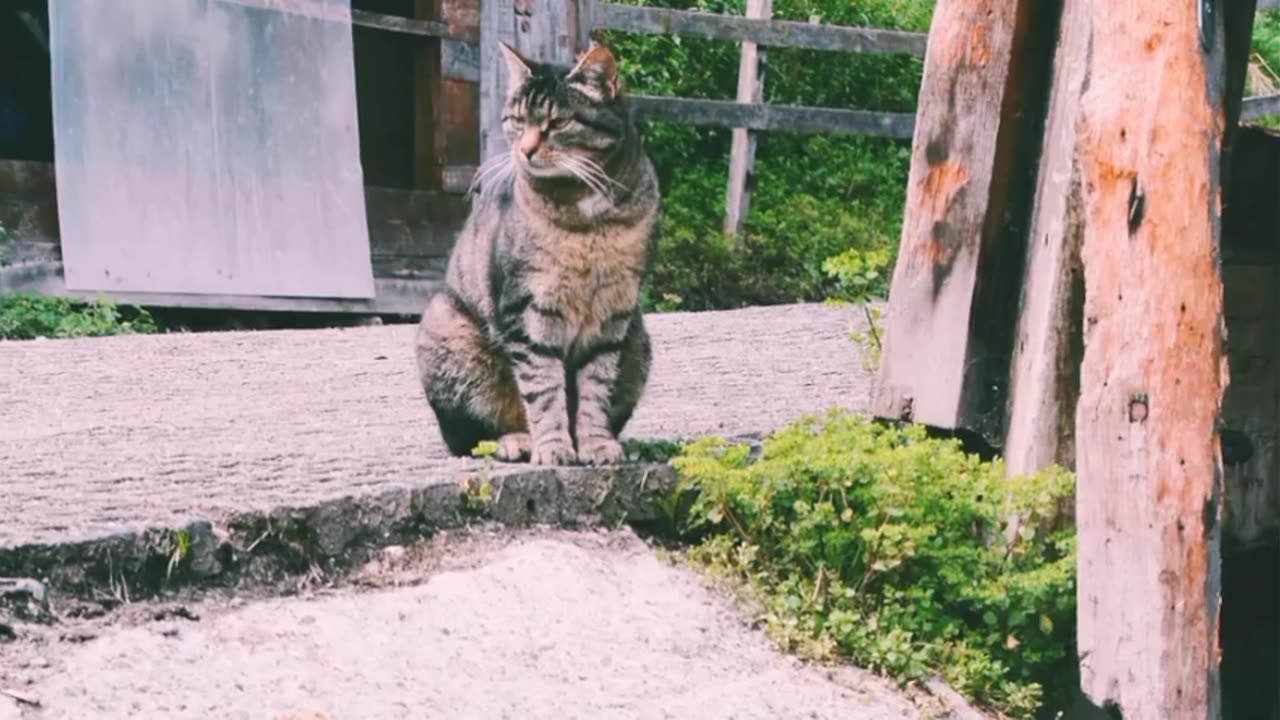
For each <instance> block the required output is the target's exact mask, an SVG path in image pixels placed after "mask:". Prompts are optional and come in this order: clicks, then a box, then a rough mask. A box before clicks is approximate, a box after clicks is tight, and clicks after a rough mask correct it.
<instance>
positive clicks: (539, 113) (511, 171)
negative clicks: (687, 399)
mask: <svg viewBox="0 0 1280 720" xmlns="http://www.w3.org/2000/svg"><path fill="white" fill-rule="evenodd" d="M500 47H501V50H502V54H503V56H504V57H505V60H506V62H505V65H506V70H507V86H508V92H507V97H506V99H505V107H504V110H503V118H502V129H503V133H504V135H505V136H506V138H507V140H508V141H509V143H510V152H506V153H500V154H499V155H498V156H496V157H494V158H493V159H491V160H489V161H487V162H486V163H485V164H484V165H482V166H481V167H480V169H479V170H477V172H476V176H475V179H474V181H473V185H472V192H473V195H472V209H471V214H470V216H469V217H468V218H467V221H466V223H465V224H464V226H463V228H462V230H461V232H460V233H459V235H458V238H457V242H456V244H455V246H454V249H453V252H452V253H451V255H450V258H449V264H448V268H447V270H446V273H445V281H444V289H443V290H442V291H440V292H438V293H436V294H435V295H434V296H432V298H431V300H430V301H429V302H428V304H427V307H426V309H425V311H424V312H423V314H422V319H421V322H420V323H419V325H418V332H417V337H416V341H415V345H416V347H415V350H416V355H417V362H418V370H419V375H420V378H421V381H422V386H423V389H424V391H425V394H426V397H427V401H428V404H429V405H430V407H431V409H432V411H433V412H434V414H435V416H436V419H437V421H438V424H439V428H440V433H441V435H442V437H443V439H444V442H445V445H446V446H447V447H448V450H449V452H450V453H451V454H453V455H466V454H469V453H471V452H472V451H473V449H474V448H475V447H476V446H477V445H478V444H479V443H480V442H482V441H496V442H497V445H498V450H497V453H496V457H497V459H499V460H502V461H506V462H520V461H526V460H527V461H529V462H532V463H534V464H538V465H570V464H586V465H610V464H616V463H620V462H622V461H623V460H624V452H623V448H622V445H621V443H620V442H619V439H618V436H619V435H620V434H621V432H622V430H623V428H624V427H625V426H626V424H627V422H628V421H629V420H630V418H631V415H632V413H633V411H634V410H635V408H636V405H637V404H638V403H639V401H640V397H641V395H642V394H643V392H644V389H645V385H646V383H647V381H648V376H649V367H650V364H651V362H652V356H653V350H652V345H651V342H650V339H649V335H648V333H647V332H646V330H645V326H644V320H643V316H642V314H641V310H640V300H641V285H642V283H643V282H644V280H645V276H646V275H647V273H648V272H649V269H650V267H651V266H652V263H653V259H654V252H655V246H656V242H657V238H658V225H659V214H660V205H661V201H660V196H659V190H658V180H657V176H656V174H655V172H654V168H653V165H652V163H651V161H650V159H649V157H648V156H647V154H646V152H645V149H644V146H643V142H642V139H641V137H640V135H639V133H638V131H637V129H636V127H635V125H634V124H633V123H632V121H631V117H630V113H629V110H628V106H627V102H626V97H625V96H624V94H623V91H622V86H621V82H620V78H619V74H618V65H617V61H616V59H615V57H614V55H613V53H612V52H610V51H609V49H608V48H606V47H604V46H603V45H599V44H595V43H593V44H592V47H591V48H590V49H589V50H587V51H586V52H584V53H582V54H581V55H580V56H579V57H578V59H577V63H576V64H575V65H573V66H565V65H557V64H549V63H539V62H534V61H532V60H530V59H528V58H525V57H523V56H522V55H520V53H518V52H516V51H515V50H513V49H512V48H511V47H509V46H507V45H506V44H504V43H500ZM477 188H478V191H477Z"/></svg>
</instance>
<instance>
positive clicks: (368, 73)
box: [0, 0, 480, 314]
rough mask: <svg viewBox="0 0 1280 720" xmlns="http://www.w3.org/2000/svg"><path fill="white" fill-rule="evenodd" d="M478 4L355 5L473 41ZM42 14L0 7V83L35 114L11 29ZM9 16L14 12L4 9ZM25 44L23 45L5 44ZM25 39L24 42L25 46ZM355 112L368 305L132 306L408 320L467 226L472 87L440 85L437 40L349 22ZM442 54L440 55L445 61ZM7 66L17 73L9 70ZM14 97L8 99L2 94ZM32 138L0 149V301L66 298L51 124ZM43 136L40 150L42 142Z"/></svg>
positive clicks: (220, 300) (196, 301)
mask: <svg viewBox="0 0 1280 720" xmlns="http://www.w3.org/2000/svg"><path fill="white" fill-rule="evenodd" d="M479 3H480V0H353V2H352V7H353V9H354V10H357V11H363V12H365V13H378V14H382V15H389V16H398V17H407V18H414V19H418V20H444V21H445V22H446V23H447V24H448V26H449V29H450V31H451V33H456V34H458V35H462V36H464V37H466V38H467V39H469V40H472V41H476V40H478V39H479V28H480V21H479ZM18 9H25V10H28V11H30V12H33V13H35V14H36V15H37V16H40V17H46V16H47V11H48V6H47V0H21V1H20V2H18V3H17V5H12V6H7V7H4V8H0V67H5V68H6V73H5V76H4V78H0V81H3V82H4V83H5V87H6V88H8V87H10V86H18V87H19V89H20V91H21V93H22V95H23V98H24V101H25V102H28V103H32V104H33V105H34V106H35V107H36V108H37V109H39V108H41V107H45V106H47V105H48V104H49V98H50V95H51V93H50V89H49V66H48V56H47V55H45V54H44V50H43V49H42V48H41V47H40V45H39V43H38V42H34V41H32V42H27V40H34V38H31V37H29V34H28V33H27V30H26V29H25V28H23V27H21V26H19V24H18V21H17V15H16V10H18ZM10 10H14V12H10ZM15 38H17V39H23V42H21V43H19V42H16V41H14V42H11V40H14V39H15ZM24 38H25V39H24ZM353 41H354V53H355V73H356V95H357V112H358V119H359V124H360V157H361V165H362V169H363V172H364V177H365V185H366V192H365V201H366V205H367V214H368V223H369V235H370V237H369V240H370V245H371V253H372V256H373V257H372V259H373V268H374V276H375V279H376V280H377V285H378V299H377V300H376V301H374V302H372V303H368V302H346V301H334V302H328V301H324V300H318V301H310V300H301V299H297V300H295V299H289V298H274V299H272V298H235V297H204V298H201V297H198V296H190V297H184V296H163V297H161V296H154V297H144V298H132V297H130V298H120V299H122V300H125V301H129V302H139V301H151V302H154V303H155V304H157V305H173V304H176V305H181V306H192V307H206V306H214V307H248V308H255V309H287V310H312V309H314V310H338V311H342V310H353V311H375V312H388V313H410V314H411V313H417V312H420V311H421V308H422V305H423V304H425V301H426V298H427V297H428V296H429V294H430V293H431V292H434V289H435V288H436V287H437V286H438V283H439V281H440V280H441V279H442V277H443V272H444V267H445V263H446V261H447V257H448V253H449V250H450V249H451V248H452V245H453V238H454V235H455V234H456V232H457V231H458V229H459V228H460V227H461V225H462V222H463V220H465V218H466V214H467V211H468V207H469V206H468V203H467V201H466V199H465V198H464V197H463V196H462V194H461V193H462V192H463V191H465V189H466V187H467V185H468V184H469V182H470V179H471V172H472V171H473V170H474V168H475V166H476V165H477V164H478V162H479V155H480V151H479V123H478V120H477V117H478V111H479V86H478V84H477V83H476V82H474V81H467V80H458V79H452V78H448V77H445V75H446V74H447V73H444V72H442V68H441V58H442V43H451V42H452V43H454V48H451V49H456V46H457V45H460V44H461V43H457V42H456V41H450V40H445V41H441V40H439V39H437V38H431V37H423V36H421V35H414V34H408V33H397V32H389V31H386V30H382V29H377V28H371V27H365V26H361V25H355V26H354V27H353ZM444 55H446V56H447V55H449V53H444ZM10 69H16V70H17V71H19V72H9V70H10ZM10 92H13V91H10ZM36 118H37V125H38V127H37V128H36V129H35V131H34V132H33V133H28V135H29V137H24V138H22V139H21V140H19V141H15V142H13V143H10V144H9V145H6V146H5V147H3V148H0V225H3V226H4V227H5V228H6V229H7V231H8V234H9V236H10V238H11V241H10V242H9V243H7V244H6V245H5V246H3V247H0V292H13V291H34V292H41V293H49V294H62V293H64V292H66V290H65V286H64V285H63V283H62V269H61V253H60V249H59V244H58V238H59V233H58V214H57V198H56V191H55V184H54V169H53V165H52V159H53V148H52V118H51V116H50V115H48V114H47V113H43V112H38V113H36ZM41 138H44V139H46V140H47V142H44V141H42V140H41Z"/></svg>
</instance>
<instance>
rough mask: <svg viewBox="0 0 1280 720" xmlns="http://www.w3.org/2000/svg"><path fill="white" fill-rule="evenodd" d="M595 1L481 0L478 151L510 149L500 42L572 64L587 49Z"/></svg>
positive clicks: (485, 153)
mask: <svg viewBox="0 0 1280 720" xmlns="http://www.w3.org/2000/svg"><path fill="white" fill-rule="evenodd" d="M594 1H595V0H482V1H481V4H480V152H481V160H482V161H483V160H487V159H489V158H491V157H493V156H494V155H497V154H498V153H503V152H506V151H507V141H506V138H505V137H503V135H502V105H503V103H504V102H505V100H506V96H507V77H506V75H507V70H506V65H505V62H504V61H503V59H502V54H501V51H500V50H499V49H498V42H499V41H501V42H505V43H507V44H508V45H510V46H511V47H513V48H515V49H516V51H518V52H519V53H521V54H522V55H524V56H525V57H528V58H531V59H533V60H537V61H539V62H556V63H561V64H566V65H567V64H572V63H573V61H574V59H575V57H576V56H577V54H578V53H579V52H581V51H583V50H585V49H586V43H587V40H588V38H589V34H590V31H591V29H592V28H591V27H590V25H591V21H592V18H593V17H594V12H593V11H594Z"/></svg>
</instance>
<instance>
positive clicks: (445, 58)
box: [440, 40, 480, 83]
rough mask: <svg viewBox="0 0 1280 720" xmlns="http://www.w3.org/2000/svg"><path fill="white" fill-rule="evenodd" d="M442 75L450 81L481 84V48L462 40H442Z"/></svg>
mask: <svg viewBox="0 0 1280 720" xmlns="http://www.w3.org/2000/svg"><path fill="white" fill-rule="evenodd" d="M440 74H441V75H442V76H444V77H445V78H446V79H448V80H461V81H464V82H470V83H478V82H480V46H479V45H477V44H475V43H470V42H463V41H461V40H441V41H440Z"/></svg>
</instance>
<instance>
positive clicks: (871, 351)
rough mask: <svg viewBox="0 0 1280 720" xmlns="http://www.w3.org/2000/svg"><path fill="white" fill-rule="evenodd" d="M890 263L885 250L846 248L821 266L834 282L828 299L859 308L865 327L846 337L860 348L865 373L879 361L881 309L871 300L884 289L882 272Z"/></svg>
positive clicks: (886, 284)
mask: <svg viewBox="0 0 1280 720" xmlns="http://www.w3.org/2000/svg"><path fill="white" fill-rule="evenodd" d="M890 262H891V256H890V253H889V251H888V250H887V249H883V248H882V249H879V250H870V251H861V250H853V249H851V250H846V251H844V252H843V253H841V254H839V255H836V256H833V257H830V258H827V260H826V262H824V263H823V264H822V269H823V270H824V271H825V272H826V273H827V275H828V276H830V277H831V278H833V279H834V280H835V281H836V290H835V297H833V298H832V299H831V302H835V303H841V304H843V303H854V304H856V305H858V306H859V307H861V308H862V313H863V316H864V318H865V319H866V321H867V325H866V329H865V330H861V329H855V330H853V331H852V332H850V337H851V338H852V339H853V341H854V342H855V343H857V344H858V346H859V347H860V348H862V366H863V368H864V369H865V370H867V371H868V372H870V371H872V370H874V369H875V368H876V366H877V365H879V364H880V351H881V349H882V345H881V343H880V337H881V336H882V335H883V334H884V332H883V329H882V326H881V320H882V319H883V317H884V312H883V311H882V310H881V309H880V307H878V306H873V305H872V301H873V300H875V299H876V298H879V297H882V296H883V295H884V294H886V293H887V292H888V281H889V278H888V276H887V275H886V272H887V268H888V267H889V263H890Z"/></svg>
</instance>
